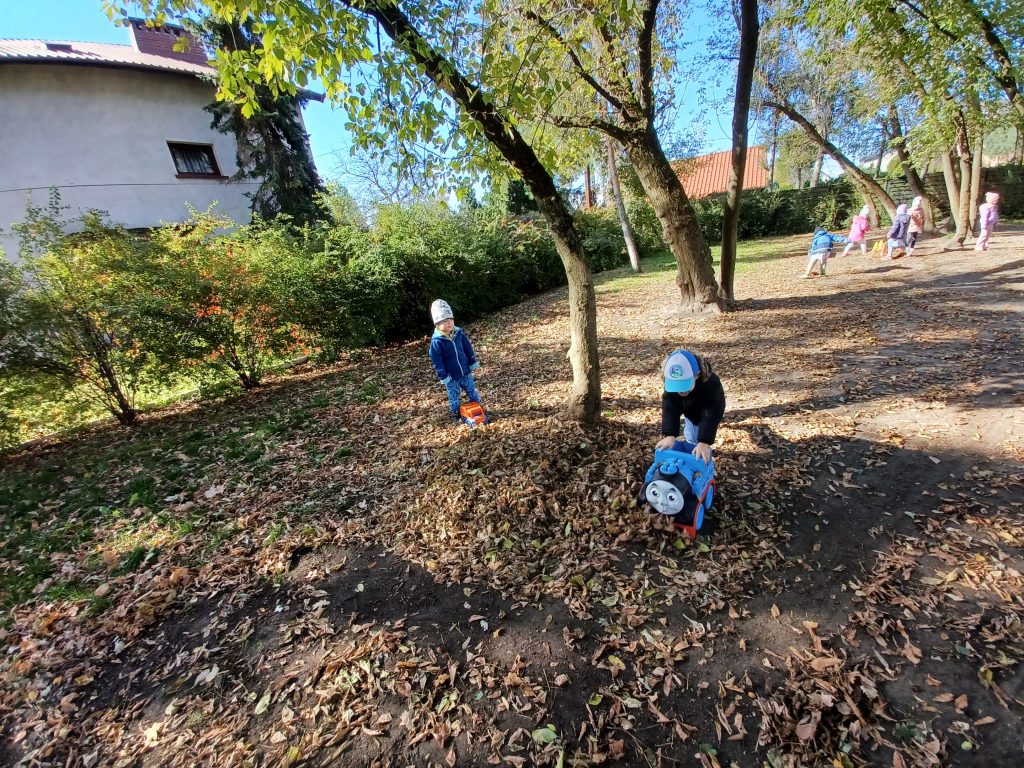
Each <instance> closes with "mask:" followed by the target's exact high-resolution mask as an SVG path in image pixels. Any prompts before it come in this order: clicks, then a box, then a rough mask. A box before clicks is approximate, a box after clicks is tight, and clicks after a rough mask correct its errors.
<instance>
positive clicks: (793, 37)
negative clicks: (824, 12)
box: [758, 0, 896, 215]
mask: <svg viewBox="0 0 1024 768" xmlns="http://www.w3.org/2000/svg"><path fill="white" fill-rule="evenodd" d="M766 41H767V42H766V43H765V44H763V45H762V46H761V53H760V56H759V65H758V84H759V88H760V93H759V99H758V101H759V103H760V105H761V107H762V108H764V109H770V110H773V111H775V112H776V113H777V114H780V115H783V116H785V117H786V118H788V119H789V120H790V122H792V123H793V125H794V126H796V127H797V128H799V129H800V130H802V131H803V132H804V134H805V135H806V137H807V138H808V140H809V141H811V142H812V143H813V144H814V145H815V146H816V147H817V148H818V150H819V153H824V154H826V155H828V156H829V157H831V158H832V159H833V160H835V161H836V162H837V163H838V164H839V165H840V167H842V169H843V171H844V172H845V173H846V174H847V176H848V177H849V178H850V180H851V181H852V182H853V183H854V185H855V186H856V187H857V188H858V189H859V190H860V192H861V195H862V196H863V197H864V199H865V201H867V202H869V203H870V202H871V200H872V199H875V200H878V201H879V202H880V203H881V204H882V205H883V206H884V207H885V208H886V210H887V211H888V212H889V213H890V215H892V214H893V213H895V211H896V205H895V203H894V202H893V200H892V197H891V196H890V195H889V193H888V192H886V191H885V190H884V189H883V188H882V187H881V185H879V184H878V182H877V181H875V179H873V178H871V176H870V175H868V174H867V173H865V172H864V171H863V170H861V168H860V166H859V165H858V164H857V163H856V162H854V160H853V159H852V158H851V157H850V156H849V155H848V154H847V153H846V152H844V151H843V149H842V148H841V147H840V145H839V143H838V141H839V140H838V137H839V136H842V137H844V138H845V139H846V143H847V144H848V145H849V146H851V148H852V149H853V150H854V151H860V150H863V149H865V148H867V147H871V148H873V145H874V146H877V145H875V144H874V141H873V140H872V141H871V143H869V144H867V145H865V142H864V141H863V136H862V130H863V124H862V122H861V121H860V120H859V119H858V113H859V112H861V111H863V107H862V106H861V105H859V104H858V100H860V99H862V98H863V96H862V93H863V91H865V90H866V89H865V83H864V82H863V81H860V82H858V80H857V79H856V78H855V77H853V76H852V71H851V70H852V68H853V59H852V57H851V56H849V55H846V53H847V52H846V51H842V50H841V47H842V42H841V41H840V42H838V43H837V41H836V39H835V36H834V35H832V36H826V35H822V34H820V32H819V31H818V29H817V28H815V27H814V26H812V25H811V23H810V22H809V21H807V20H806V19H805V18H804V14H803V7H802V3H801V2H800V1H799V0H795V2H794V3H793V4H792V5H791V6H787V7H783V8H781V9H777V10H776V12H775V13H774V14H773V15H772V17H771V18H770V24H769V25H768V29H767V34H766ZM840 54H842V55H840ZM819 157H820V154H819ZM812 173H813V172H812Z"/></svg>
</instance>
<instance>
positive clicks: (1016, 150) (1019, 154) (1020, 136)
mask: <svg viewBox="0 0 1024 768" xmlns="http://www.w3.org/2000/svg"><path fill="white" fill-rule="evenodd" d="M1015 130H1016V132H1017V138H1016V139H1015V140H1014V142H1013V158H1012V159H1011V160H1010V163H1011V164H1012V165H1021V164H1022V163H1024V133H1021V130H1020V126H1018V127H1017V128H1016V129H1015Z"/></svg>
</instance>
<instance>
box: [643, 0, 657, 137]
mask: <svg viewBox="0 0 1024 768" xmlns="http://www.w3.org/2000/svg"><path fill="white" fill-rule="evenodd" d="M659 2H660V0H647V5H646V7H645V8H644V11H643V14H642V16H641V18H642V19H643V25H642V26H641V28H640V34H639V36H638V37H637V56H638V58H639V60H640V107H641V108H642V109H643V110H644V114H645V115H647V116H648V117H649V118H650V119H654V28H655V26H656V25H657V22H658V4H659Z"/></svg>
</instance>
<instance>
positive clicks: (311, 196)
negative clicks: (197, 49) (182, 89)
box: [198, 17, 328, 224]
mask: <svg viewBox="0 0 1024 768" xmlns="http://www.w3.org/2000/svg"><path fill="white" fill-rule="evenodd" d="M198 31H199V32H200V34H201V35H202V36H203V38H204V39H205V41H206V43H207V45H208V46H209V47H210V48H211V49H213V50H214V51H217V50H225V51H237V50H244V51H249V50H251V49H252V48H253V47H254V46H255V45H257V41H256V40H255V39H254V37H253V32H252V25H251V23H245V24H239V23H235V22H225V21H219V20H216V19H213V18H211V17H206V18H205V19H204V20H203V22H202V23H201V24H200V25H198ZM310 98H311V94H310V93H309V92H306V91H300V92H297V93H294V94H292V93H273V92H272V91H271V89H270V88H269V87H268V86H266V85H264V84H256V85H254V86H253V94H252V102H253V103H252V105H239V104H237V103H234V102H226V101H220V100H218V101H215V102H213V103H212V104H210V105H209V106H208V107H207V108H206V109H207V111H208V112H210V114H212V115H213V127H214V128H216V129H217V130H218V131H221V132H222V133H227V134H231V135H232V136H234V138H235V146H236V155H237V158H236V160H237V164H238V171H237V172H236V174H235V178H236V179H254V180H256V181H258V182H259V187H257V189H256V191H255V192H253V193H251V194H250V199H251V204H252V212H253V214H254V215H257V216H259V217H261V218H264V219H272V218H274V217H275V216H277V215H278V214H285V215H287V216H290V217H291V218H292V219H293V220H294V221H296V222H297V223H300V224H301V223H306V222H312V221H317V220H320V219H325V218H327V215H328V213H327V211H326V210H325V209H324V207H323V206H322V205H320V203H319V202H318V199H319V196H320V195H322V194H323V193H324V192H325V191H326V190H325V188H324V186H323V184H322V183H321V181H320V176H319V174H318V173H317V170H316V165H315V164H314V163H313V155H312V152H310V149H309V136H308V135H307V134H306V129H305V125H304V124H303V122H302V112H301V110H302V106H303V105H304V104H305V103H306V102H308V101H309V99H310Z"/></svg>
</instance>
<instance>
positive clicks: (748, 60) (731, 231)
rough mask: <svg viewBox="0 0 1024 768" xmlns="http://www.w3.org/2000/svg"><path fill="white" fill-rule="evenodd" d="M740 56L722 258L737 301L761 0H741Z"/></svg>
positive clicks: (725, 293) (723, 274)
mask: <svg viewBox="0 0 1024 768" xmlns="http://www.w3.org/2000/svg"><path fill="white" fill-rule="evenodd" d="M739 25H740V56H739V62H738V63H737V65H736V95H735V97H734V99H733V106H732V168H731V169H730V171H729V186H728V187H727V188H726V192H725V210H724V211H723V213H722V259H721V266H720V268H719V269H720V275H719V292H720V293H721V295H722V297H723V298H724V299H725V300H726V301H729V302H731V301H733V299H734V298H735V296H734V292H733V286H734V283H735V278H736V242H737V240H738V239H739V217H740V198H741V197H742V195H743V175H744V173H745V172H746V169H747V129H748V126H749V115H750V89H751V87H752V85H753V83H754V65H755V64H756V62H757V40H758V36H759V34H760V30H761V27H760V25H759V24H758V21H757V0H740V18H739Z"/></svg>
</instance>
